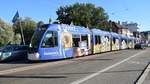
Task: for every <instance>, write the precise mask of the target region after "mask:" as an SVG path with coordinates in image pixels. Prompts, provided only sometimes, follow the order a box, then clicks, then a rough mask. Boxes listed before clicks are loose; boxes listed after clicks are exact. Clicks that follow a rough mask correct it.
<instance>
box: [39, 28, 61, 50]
mask: <svg viewBox="0 0 150 84" xmlns="http://www.w3.org/2000/svg"><path fill="white" fill-rule="evenodd" d="M57 39H58V36H57V32H56V31H47V33H46V34H45V36H44V39H43V42H42V45H41V46H42V47H43V48H50V47H57V46H58V40H57Z"/></svg>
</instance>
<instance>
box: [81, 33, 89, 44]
mask: <svg viewBox="0 0 150 84" xmlns="http://www.w3.org/2000/svg"><path fill="white" fill-rule="evenodd" d="M81 41H85V42H86V43H87V45H86V46H88V36H87V35H81Z"/></svg>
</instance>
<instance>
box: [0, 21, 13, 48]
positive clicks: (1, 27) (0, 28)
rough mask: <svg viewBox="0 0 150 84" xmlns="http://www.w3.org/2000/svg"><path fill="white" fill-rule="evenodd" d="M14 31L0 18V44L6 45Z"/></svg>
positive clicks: (11, 38)
mask: <svg viewBox="0 0 150 84" xmlns="http://www.w3.org/2000/svg"><path fill="white" fill-rule="evenodd" d="M13 37H14V32H13V29H12V26H11V25H10V24H7V23H6V22H4V21H3V20H2V19H0V46H3V45H7V44H9V43H11V42H12V41H13Z"/></svg>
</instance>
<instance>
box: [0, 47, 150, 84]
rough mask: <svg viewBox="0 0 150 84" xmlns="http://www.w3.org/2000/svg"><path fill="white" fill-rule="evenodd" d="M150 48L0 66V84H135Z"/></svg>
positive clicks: (148, 58) (149, 56) (147, 60)
mask: <svg viewBox="0 0 150 84" xmlns="http://www.w3.org/2000/svg"><path fill="white" fill-rule="evenodd" d="M149 51H150V48H147V49H145V50H134V49H130V50H121V51H114V52H108V53H102V54H96V55H91V56H86V57H80V58H75V59H67V60H61V61H54V62H44V63H28V62H26V61H25V62H16V63H15V62H13V63H12V62H11V63H0V84H134V83H135V82H136V81H137V79H138V78H139V77H140V75H141V73H142V72H143V70H144V68H145V67H146V66H147V64H148V63H149V61H150V52H149Z"/></svg>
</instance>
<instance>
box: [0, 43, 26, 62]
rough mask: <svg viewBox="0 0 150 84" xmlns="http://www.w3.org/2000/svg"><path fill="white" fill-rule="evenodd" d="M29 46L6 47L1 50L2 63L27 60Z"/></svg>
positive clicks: (0, 59)
mask: <svg viewBox="0 0 150 84" xmlns="http://www.w3.org/2000/svg"><path fill="white" fill-rule="evenodd" d="M27 50H28V46H27V45H6V46H4V47H1V48H0V61H10V60H20V59H27Z"/></svg>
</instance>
